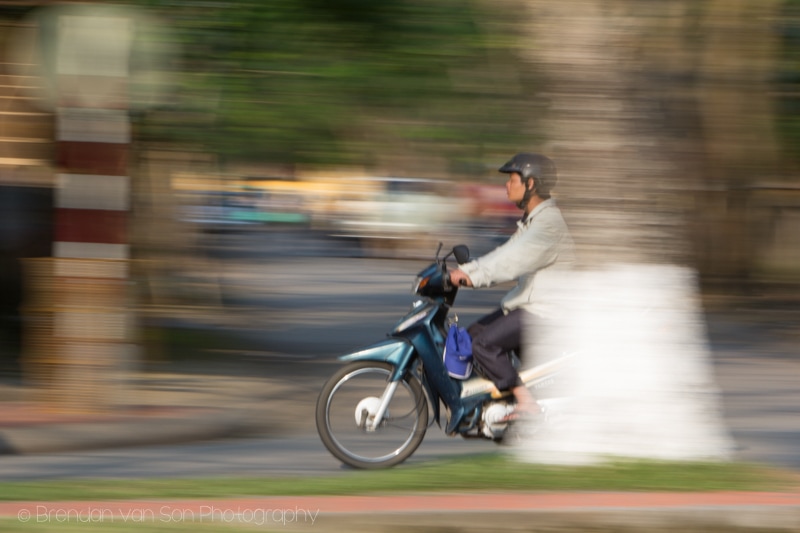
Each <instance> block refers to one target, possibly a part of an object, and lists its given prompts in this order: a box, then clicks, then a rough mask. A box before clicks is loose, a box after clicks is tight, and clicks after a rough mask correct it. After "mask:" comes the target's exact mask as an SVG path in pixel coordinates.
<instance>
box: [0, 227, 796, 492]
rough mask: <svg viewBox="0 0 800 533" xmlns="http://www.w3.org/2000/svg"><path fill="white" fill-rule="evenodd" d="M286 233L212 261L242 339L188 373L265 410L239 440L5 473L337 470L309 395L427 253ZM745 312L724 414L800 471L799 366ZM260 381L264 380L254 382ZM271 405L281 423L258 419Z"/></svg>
mask: <svg viewBox="0 0 800 533" xmlns="http://www.w3.org/2000/svg"><path fill="white" fill-rule="evenodd" d="M261 238H263V237H261ZM287 239H288V237H286V235H281V236H279V238H277V240H276V241H274V242H273V243H272V246H264V248H258V250H259V251H258V253H255V252H254V253H253V254H251V256H250V257H247V258H242V257H237V258H235V260H228V261H226V262H225V263H224V268H222V269H220V271H219V272H217V273H216V276H215V277H216V279H217V282H218V283H219V284H220V288H221V289H222V291H223V293H224V294H225V295H226V298H227V299H228V301H229V303H232V304H235V305H234V307H232V308H231V309H230V312H228V313H226V315H225V316H224V319H221V320H222V321H223V322H226V323H225V324H224V325H226V326H228V327H233V326H235V327H238V328H240V330H241V331H240V332H242V333H243V336H242V337H241V339H243V340H242V341H241V344H239V345H237V346H235V347H230V348H226V347H218V346H217V347H214V348H213V349H214V350H216V351H217V353H216V354H217V355H226V356H228V357H229V363H228V364H222V365H220V366H216V367H212V368H208V367H207V366H206V367H198V368H197V369H195V377H196V378H197V379H206V380H208V379H211V378H209V377H208V375H212V376H213V380H212V381H210V382H207V383H211V384H212V388H214V389H216V390H224V391H230V392H229V393H226V394H230V398H229V399H230V401H239V402H246V403H247V404H248V407H249V408H250V409H251V410H252V412H253V413H254V416H256V417H257V416H258V413H259V412H260V411H261V410H263V411H261V412H262V414H263V416H264V419H263V423H264V424H265V425H264V426H262V430H260V431H255V432H254V433H253V434H252V435H250V436H248V437H247V438H241V439H235V440H227V441H215V442H207V443H195V444H191V445H182V446H157V447H149V448H139V449H118V450H105V451H91V452H72V453H61V454H49V455H42V456H36V457H25V456H13V457H4V458H3V459H2V463H3V465H2V466H3V476H2V477H3V479H39V478H78V477H86V476H89V477H140V476H141V477H153V476H167V477H174V476H181V477H183V476H215V475H282V474H287V475H288V474H291V475H312V474H336V473H338V472H342V471H345V470H343V469H342V467H341V466H340V465H339V464H338V462H337V461H336V460H334V459H333V458H332V457H331V456H330V455H328V453H327V452H326V451H325V450H324V448H323V447H322V445H321V444H320V442H319V440H318V438H317V437H316V434H315V431H314V427H313V405H314V402H315V400H316V394H317V392H318V391H319V388H320V386H321V384H322V382H323V381H324V379H325V378H326V377H327V376H328V375H330V373H331V372H332V370H333V368H334V366H333V365H334V364H335V356H336V355H338V354H341V353H345V352H347V351H350V350H352V349H354V348H356V347H359V346H363V345H364V344H367V343H369V342H372V341H375V340H378V339H380V338H383V336H384V334H385V332H386V331H388V330H389V329H390V327H391V326H392V325H393V324H394V323H395V321H396V320H397V318H398V317H399V316H400V315H401V314H402V313H403V312H404V311H405V310H406V309H407V308H408V305H409V303H410V301H411V296H410V294H409V288H410V285H411V280H412V279H413V277H414V274H415V273H416V272H417V271H418V270H419V269H420V268H421V267H422V266H424V264H426V262H424V261H420V260H410V261H397V260H380V259H363V258H352V257H342V256H337V255H336V254H334V253H322V252H323V251H324V250H322V251H321V249H320V246H329V244H327V243H325V242H322V243H320V242H318V241H316V240H311V241H302V242H301V243H300V244H297V245H296V246H294V247H292V248H285V246H284V245H285V244H286V242H287ZM290 240H291V242H295V239H294V238H292V239H290ZM287 250H290V252H289V251H287ZM329 252H330V251H329ZM226 253H229V252H226ZM233 255H236V254H233ZM342 255H344V254H342ZM256 256H257V257H256ZM500 294H502V290H499V291H491V290H487V291H464V292H462V294H461V295H460V296H459V301H458V304H459V306H458V309H459V313H461V318H462V320H463V321H465V322H468V321H470V320H472V319H473V318H475V317H477V316H479V315H480V314H482V313H483V312H485V311H486V310H487V309H490V308H491V307H492V306H493V305H494V304H495V303H496V302H497V300H498V298H499V295H500ZM745 324H746V325H743V324H742V323H739V322H736V321H731V320H730V317H724V319H723V317H711V320H710V322H709V325H710V328H709V333H710V338H711V340H712V348H713V353H714V362H715V368H716V371H717V378H718V384H719V386H720V388H721V391H722V398H723V406H724V408H725V417H726V422H727V423H728V426H729V428H730V429H731V432H732V433H733V436H734V437H735V439H736V441H737V443H738V444H739V456H740V458H742V459H745V460H752V461H758V462H766V463H771V464H775V465H780V466H788V467H791V468H795V469H800V450H799V449H798V448H797V446H796V443H797V442H800V417H798V416H797V415H798V407H797V406H798V405H800V392H798V391H799V389H800V386H798V384H797V379H796V376H797V375H800V372H798V370H800V368H799V365H798V359H797V358H796V356H795V355H796V354H795V353H794V351H793V350H794V345H793V344H791V343H789V344H787V343H783V344H782V343H780V342H776V341H775V338H773V337H772V336H771V334H772V333H774V328H772V329H770V328H765V327H764V324H754V323H752V322H747V323H745ZM206 373H207V374H208V375H206ZM191 379H192V378H191V376H190V377H187V376H180V377H176V378H175V381H174V382H172V383H171V384H169V381H167V382H165V383H168V385H167V386H166V388H167V389H174V390H180V389H186V388H188V387H190V383H191ZM187 380H188V381H187ZM265 383H269V386H270V390H264V384H265ZM162 392H163V391H162ZM276 417H277V419H279V420H280V422H281V424H280V429H279V431H275V427H268V424H269V423H271V421H274V420H275V419H276ZM276 433H277V435H276ZM495 449H497V448H496V446H495V445H494V444H492V443H488V442H480V441H466V442H465V441H462V440H461V439H450V438H446V437H444V436H443V435H441V432H440V430H439V429H438V427H436V426H434V427H432V428H431V429H430V431H429V435H428V438H427V439H426V441H425V442H424V443H423V445H422V447H421V448H420V450H419V451H418V453H417V454H416V455H415V456H414V457H413V458H412V460H411V461H410V463H411V464H413V463H420V462H424V461H428V460H431V459H434V458H437V457H442V456H445V455H453V454H456V455H459V454H471V453H480V452H485V451H491V450H495Z"/></svg>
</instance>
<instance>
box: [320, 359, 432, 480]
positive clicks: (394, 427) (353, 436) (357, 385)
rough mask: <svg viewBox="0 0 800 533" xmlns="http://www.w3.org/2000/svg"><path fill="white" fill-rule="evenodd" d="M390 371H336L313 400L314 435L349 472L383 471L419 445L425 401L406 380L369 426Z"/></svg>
mask: <svg viewBox="0 0 800 533" xmlns="http://www.w3.org/2000/svg"><path fill="white" fill-rule="evenodd" d="M392 369H393V367H392V366H391V365H389V364H387V363H379V362H372V361H363V362H356V363H351V364H349V365H347V366H345V367H342V368H341V369H340V370H339V371H338V372H336V373H335V374H334V375H333V376H332V377H331V378H330V379H329V380H328V381H327V382H326V383H325V385H324V386H323V387H322V392H320V395H319V399H318V400H317V414H316V419H317V432H318V433H319V436H320V438H321V439H322V443H323V444H324V445H325V447H326V448H327V449H328V451H330V452H331V453H332V454H333V455H334V456H335V457H336V458H337V459H339V460H340V461H342V462H343V463H345V464H347V465H350V466H352V467H354V468H367V469H374V468H388V467H391V466H395V465H397V464H400V463H402V462H403V461H405V460H406V459H408V458H409V457H410V456H411V454H413V453H414V451H415V450H416V449H417V447H418V446H419V445H420V443H422V439H423V438H424V437H425V431H426V430H427V428H428V402H427V400H426V399H425V394H424V393H423V391H422V386H421V385H420V383H419V381H417V380H416V379H414V378H412V377H409V376H406V377H404V378H403V379H402V380H401V381H400V382H399V384H398V386H397V388H396V389H395V390H394V394H393V395H392V398H391V401H390V402H389V404H388V408H387V409H386V412H385V414H384V416H383V418H382V420H381V422H380V423H379V424H377V426H375V427H372V426H371V425H370V423H371V422H373V421H374V418H375V416H374V415H375V414H376V413H377V410H378V406H379V405H380V404H381V398H382V397H383V395H384V394H385V393H386V391H387V388H388V386H389V383H390V382H389V376H390V375H391V372H392Z"/></svg>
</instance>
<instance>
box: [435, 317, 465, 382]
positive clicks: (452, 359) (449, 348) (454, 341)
mask: <svg viewBox="0 0 800 533" xmlns="http://www.w3.org/2000/svg"><path fill="white" fill-rule="evenodd" d="M442 357H443V358H444V366H445V368H447V373H448V374H450V376H451V377H454V378H456V379H467V378H468V377H469V376H470V374H472V338H471V337H470V336H469V333H467V330H466V329H464V328H460V327H458V324H452V325H451V326H450V329H449V330H448V331H447V339H446V340H445V343H444V354H443V356H442Z"/></svg>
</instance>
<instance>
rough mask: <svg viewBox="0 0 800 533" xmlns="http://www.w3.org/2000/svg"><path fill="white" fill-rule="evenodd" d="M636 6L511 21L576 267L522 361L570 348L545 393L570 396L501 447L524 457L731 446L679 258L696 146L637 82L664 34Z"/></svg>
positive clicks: (692, 456)
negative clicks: (537, 105) (554, 313)
mask: <svg viewBox="0 0 800 533" xmlns="http://www.w3.org/2000/svg"><path fill="white" fill-rule="evenodd" d="M648 5H649V4H648ZM642 6H643V4H641V3H640V2H638V3H637V2H635V1H631V2H621V3H618V4H615V7H614V8H610V7H609V6H608V3H606V2H602V1H600V0H575V1H574V2H557V1H554V0H531V1H529V2H528V8H529V9H528V12H527V16H526V17H524V19H525V20H526V21H528V22H526V23H525V24H524V26H525V27H526V28H527V29H529V31H530V34H529V38H530V42H531V46H530V47H528V48H527V50H528V59H529V60H530V64H531V69H532V73H531V75H530V76H528V78H530V79H536V80H539V81H540V86H539V87H537V89H538V90H539V91H540V94H541V95H542V100H544V101H546V102H547V106H546V108H543V109H540V114H539V115H538V116H537V119H540V120H541V121H542V122H539V123H538V125H539V126H540V128H541V131H542V133H543V135H544V136H545V137H546V138H547V144H546V145H545V146H538V147H530V149H531V150H533V151H541V152H543V153H546V154H547V155H548V156H551V157H552V158H553V159H554V160H555V162H556V165H557V166H558V170H559V183H558V186H557V187H556V189H555V193H556V195H557V198H558V201H559V205H560V206H561V207H562V210H563V212H564V216H565V219H566V220H567V223H568V224H569V225H570V228H571V231H572V234H573V237H574V239H575V242H576V245H577V248H578V250H577V251H578V257H579V262H580V263H581V264H580V268H579V269H578V270H576V271H575V272H574V274H573V275H572V276H571V277H570V278H569V279H567V280H565V283H564V284H563V290H562V291H561V292H560V293H559V294H558V295H557V297H558V298H560V300H561V302H562V304H563V306H564V309H563V311H564V312H563V314H562V316H561V317H560V318H559V319H558V320H557V321H556V322H555V323H554V324H551V325H550V326H548V327H537V328H535V332H534V334H533V336H532V338H531V341H530V342H531V343H532V346H528V348H530V349H529V350H527V354H528V356H529V359H528V360H526V361H524V364H525V365H526V366H528V365H531V364H535V363H538V362H544V361H547V360H549V359H551V358H552V357H554V356H557V355H559V354H560V353H562V352H563V351H565V350H566V351H569V350H578V351H579V353H580V354H581V357H580V358H579V360H578V364H577V365H576V367H575V369H574V371H573V372H571V373H570V374H569V375H568V376H567V379H566V380H565V382H563V383H562V385H561V389H560V390H554V391H546V394H548V395H550V394H558V395H562V394H563V395H565V396H567V397H569V398H571V399H572V401H571V403H570V404H568V405H569V407H568V408H567V411H566V413H565V415H564V416H563V417H561V419H560V422H559V423H558V424H552V425H551V426H552V427H551V429H552V430H547V429H543V430H542V431H540V432H539V433H537V434H535V435H534V437H533V438H531V439H525V440H523V441H522V442H521V443H520V444H519V446H517V447H515V452H516V453H517V454H518V455H519V457H520V458H522V459H523V460H525V461H532V462H543V463H556V464H585V463H593V462H598V461H602V460H604V459H605V458H607V457H635V458H649V459H670V460H696V459H712V460H717V459H727V458H729V457H730V453H731V450H732V443H731V440H730V438H729V436H728V432H727V430H726V428H725V425H724V423H723V418H722V413H721V410H720V405H719V398H718V390H717V388H716V385H715V380H714V374H713V369H712V367H711V363H710V351H709V346H708V341H707V337H706V331H705V326H704V319H703V315H702V309H701V304H700V302H699V298H698V294H699V293H698V281H697V279H696V275H695V271H694V269H693V268H692V267H689V266H685V265H690V264H692V262H691V260H689V254H688V251H689V244H688V242H687V239H686V235H685V232H686V231H687V224H686V222H687V217H686V216H685V215H686V212H687V211H689V210H690V209H692V208H693V203H692V194H693V192H692V191H693V190H694V189H693V185H694V186H696V184H693V183H692V177H693V176H697V175H698V171H697V168H696V167H695V165H694V161H696V159H695V157H693V156H696V155H697V154H696V152H694V151H696V150H698V148H697V147H696V146H695V145H694V144H693V143H692V142H691V141H690V140H686V139H684V138H683V137H681V135H674V134H675V133H676V132H675V131H674V130H670V129H669V128H668V127H666V123H667V122H666V121H665V119H664V109H663V107H662V105H663V103H664V101H665V100H666V99H668V98H669V97H670V96H674V95H672V94H667V93H668V89H667V88H665V85H664V82H663V80H661V79H660V78H658V76H648V73H657V72H663V71H664V70H663V69H662V65H660V64H655V63H654V62H650V63H648V61H647V58H646V57H644V56H646V50H647V47H648V45H652V44H654V40H656V41H657V42H655V45H657V47H661V48H663V47H664V46H669V45H670V43H669V42H662V41H658V39H665V40H666V41H668V38H669V35H670V33H669V32H668V31H666V30H664V31H662V32H660V33H659V32H656V33H653V32H648V27H647V25H646V24H645V23H644V22H646V20H647V16H646V15H647V14H649V13H650V11H648V10H646V9H643V8H642ZM656 18H657V17H656ZM650 20H655V19H650ZM658 20H659V21H661V22H663V20H664V19H663V17H662V18H658ZM669 20H670V21H671V22H675V20H674V19H669ZM653 24H655V23H653ZM651 29H652V27H651ZM676 33H679V32H677V30H676ZM661 48H660V49H661ZM681 96H685V95H681ZM684 133H685V132H684ZM554 296H555V295H554ZM540 394H541V395H542V396H544V394H545V391H541V393H540ZM545 427H547V426H545Z"/></svg>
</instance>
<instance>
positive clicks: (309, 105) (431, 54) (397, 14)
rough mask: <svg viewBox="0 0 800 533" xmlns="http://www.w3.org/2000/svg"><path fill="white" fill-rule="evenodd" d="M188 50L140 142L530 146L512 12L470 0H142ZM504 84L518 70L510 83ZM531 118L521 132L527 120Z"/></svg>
mask: <svg viewBox="0 0 800 533" xmlns="http://www.w3.org/2000/svg"><path fill="white" fill-rule="evenodd" d="M134 4H136V5H139V6H143V7H146V8H147V11H148V13H149V14H150V15H153V16H156V17H157V18H159V19H161V20H162V22H164V23H165V26H166V27H168V28H169V31H170V33H169V36H168V37H165V35H166V34H162V35H161V37H159V38H161V39H165V38H166V39H170V40H173V41H175V42H176V43H177V44H178V45H179V47H180V50H181V52H180V56H181V60H180V63H179V64H176V65H175V66H176V68H177V69H179V72H180V75H179V76H178V77H177V78H176V80H177V81H176V83H177V85H176V86H175V87H174V89H173V92H172V96H171V98H170V101H169V104H168V105H162V106H161V107H160V108H159V109H156V110H151V111H150V112H149V113H147V114H145V115H144V116H141V117H140V120H139V124H138V126H139V128H140V129H139V131H140V135H141V136H142V138H143V139H144V140H150V141H169V142H184V143H185V142H191V143H202V144H203V145H204V146H206V147H207V149H209V150H211V151H214V152H216V153H218V154H219V155H220V156H221V158H222V160H223V161H233V160H235V161H258V162H274V163H289V164H294V163H321V164H336V163H348V162H350V163H352V162H358V163H359V164H362V165H363V164H366V165H369V164H374V163H375V160H376V159H377V158H380V157H381V156H382V155H385V154H382V153H381V151H384V150H387V149H389V148H388V147H391V148H390V149H391V150H395V151H398V152H399V153H400V155H403V156H412V157H413V156H414V155H426V154H427V155H429V156H435V157H442V158H444V159H445V160H447V161H450V162H453V161H461V162H462V163H463V168H459V170H460V171H463V170H464V169H465V168H470V167H471V165H472V164H473V163H477V162H480V161H483V160H484V158H485V156H486V153H487V152H488V153H491V152H492V151H493V150H497V151H500V152H502V153H503V154H505V153H507V152H509V151H513V150H515V149H516V147H518V146H529V145H530V144H531V142H532V141H533V139H532V138H531V137H530V134H525V133H522V132H523V131H526V130H527V131H529V129H530V128H529V126H530V123H531V118H532V117H531V114H530V113H528V112H525V111H524V110H525V109H530V107H531V105H532V104H531V100H532V99H531V92H532V91H531V86H532V85H533V82H532V81H531V80H521V81H520V76H521V74H520V73H519V72H518V71H519V70H520V65H521V62H520V59H519V58H518V57H517V54H516V50H515V48H516V47H517V46H518V45H517V39H516V36H515V35H514V33H513V31H514V28H515V25H513V24H512V23H511V20H510V17H513V13H510V12H508V11H507V10H500V9H491V7H492V6H491V4H488V3H487V4H482V3H479V2H471V1H469V0H440V1H437V2H423V1H419V0H385V1H382V2H373V1H367V0H339V1H337V2H327V1H324V0H302V1H297V2H282V1H278V0H263V1H256V0H227V1H225V2H201V1H192V0H139V1H138V2H134ZM508 80H512V81H513V83H512V82H509V81H508ZM523 124H525V126H526V127H525V128H523Z"/></svg>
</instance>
